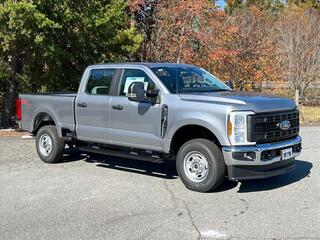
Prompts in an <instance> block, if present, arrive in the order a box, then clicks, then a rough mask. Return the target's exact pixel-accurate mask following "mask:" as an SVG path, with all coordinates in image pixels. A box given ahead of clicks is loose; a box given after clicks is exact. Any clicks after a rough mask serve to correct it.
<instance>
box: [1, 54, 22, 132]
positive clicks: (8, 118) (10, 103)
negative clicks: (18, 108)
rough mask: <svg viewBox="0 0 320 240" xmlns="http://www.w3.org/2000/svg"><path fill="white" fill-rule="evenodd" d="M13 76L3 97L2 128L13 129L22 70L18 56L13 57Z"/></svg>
mask: <svg viewBox="0 0 320 240" xmlns="http://www.w3.org/2000/svg"><path fill="white" fill-rule="evenodd" d="M11 66H12V67H11V69H12V74H11V76H10V80H9V83H8V85H7V87H6V92H5V95H4V96H3V109H2V110H1V119H0V128H8V127H12V125H13V122H12V117H13V115H14V110H15V99H16V98H17V96H18V80H17V73H19V72H20V71H21V70H22V65H21V61H20V58H19V56H18V55H14V56H12V60H11Z"/></svg>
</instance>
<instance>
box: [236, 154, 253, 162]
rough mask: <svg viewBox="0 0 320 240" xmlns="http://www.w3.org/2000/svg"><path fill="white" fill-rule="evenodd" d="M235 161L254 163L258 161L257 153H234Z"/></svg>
mask: <svg viewBox="0 0 320 240" xmlns="http://www.w3.org/2000/svg"><path fill="white" fill-rule="evenodd" d="M232 157H233V159H236V160H240V161H254V160H255V159H256V153H255V152H234V153H232Z"/></svg>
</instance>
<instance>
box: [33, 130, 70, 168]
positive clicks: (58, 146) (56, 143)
mask: <svg viewBox="0 0 320 240" xmlns="http://www.w3.org/2000/svg"><path fill="white" fill-rule="evenodd" d="M64 145H65V144H64V141H63V140H62V139H61V138H59V136H58V131H57V128H56V126H52V125H46V126H43V127H41V128H40V129H39V131H38V133H37V137H36V148H37V152H38V155H39V157H40V159H41V160H42V161H43V162H45V163H59V162H61V160H62V155H63V150H64ZM50 146H51V148H50Z"/></svg>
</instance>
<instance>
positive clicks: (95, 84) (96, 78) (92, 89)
mask: <svg viewBox="0 0 320 240" xmlns="http://www.w3.org/2000/svg"><path fill="white" fill-rule="evenodd" d="M115 72H116V70H115V69H94V70H92V71H91V72H90V77H89V80H88V83H87V88H86V92H87V93H88V94H92V95H108V94H109V92H110V86H111V81H112V78H113V76H114V74H115Z"/></svg>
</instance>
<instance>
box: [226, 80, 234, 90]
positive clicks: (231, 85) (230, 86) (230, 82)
mask: <svg viewBox="0 0 320 240" xmlns="http://www.w3.org/2000/svg"><path fill="white" fill-rule="evenodd" d="M225 84H226V85H227V86H228V87H229V88H231V89H233V82H232V81H230V80H228V81H226V82H225Z"/></svg>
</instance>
